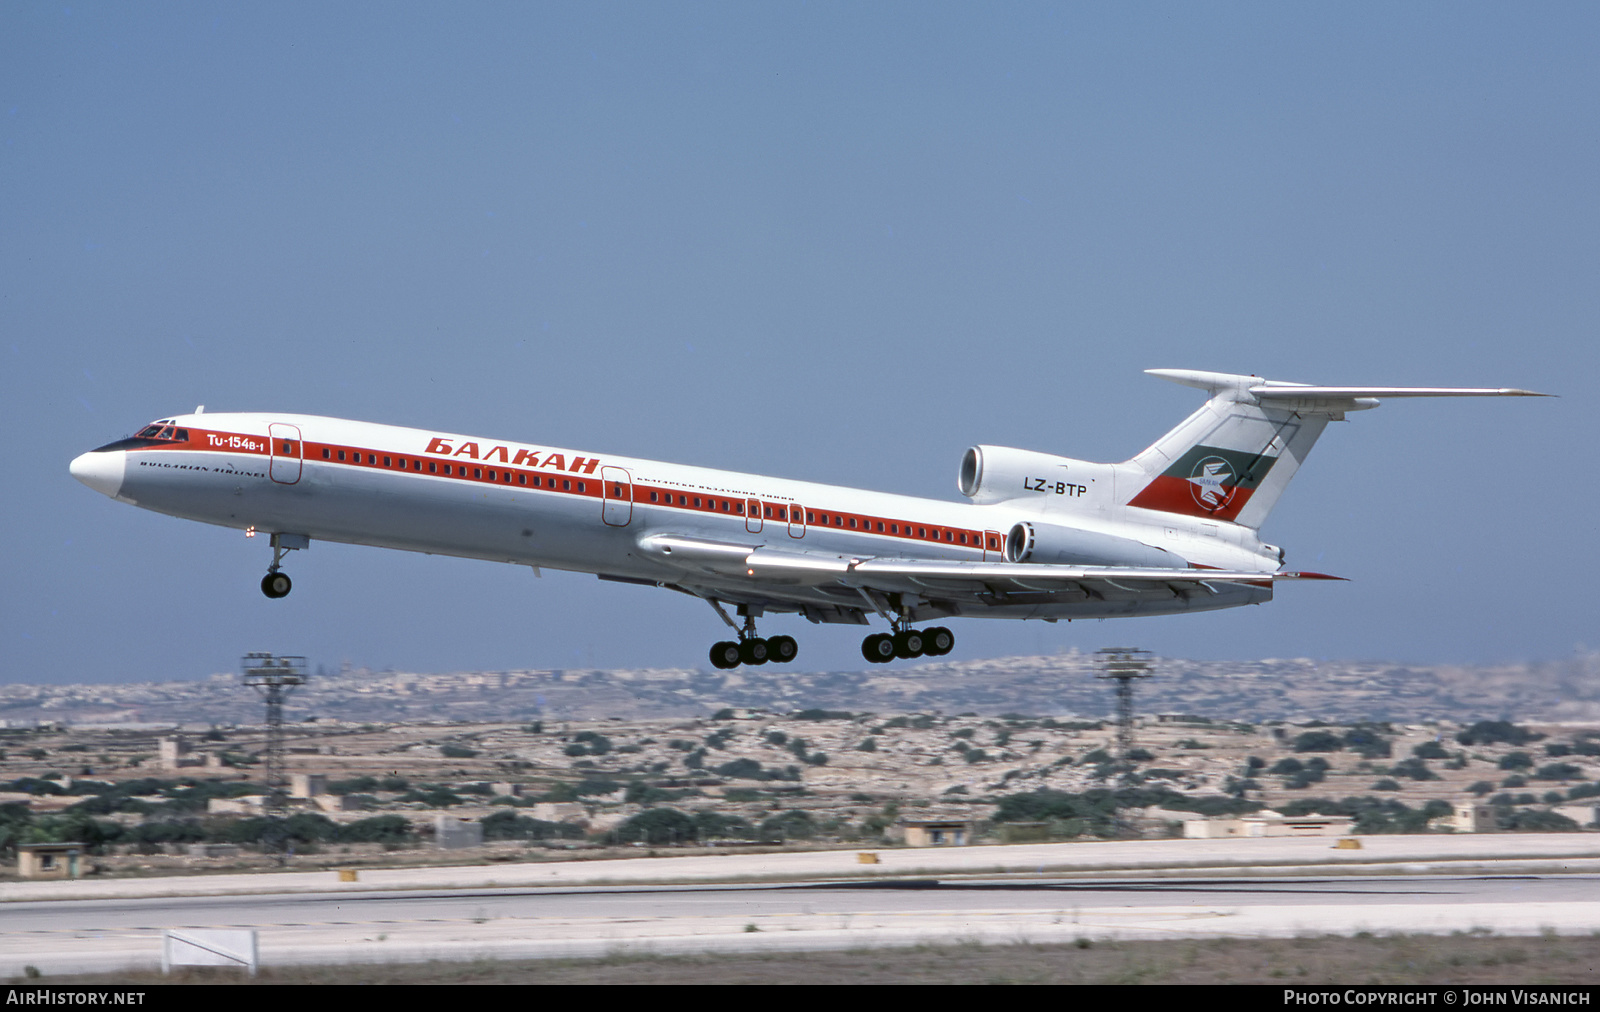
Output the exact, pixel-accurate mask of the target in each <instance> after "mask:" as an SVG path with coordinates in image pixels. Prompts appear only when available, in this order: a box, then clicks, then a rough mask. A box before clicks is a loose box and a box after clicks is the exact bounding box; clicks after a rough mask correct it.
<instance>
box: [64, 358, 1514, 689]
mask: <svg viewBox="0 0 1600 1012" xmlns="http://www.w3.org/2000/svg"><path fill="white" fill-rule="evenodd" d="M1149 372H1150V373H1151V374H1152V375H1155V376H1158V377H1160V378H1162V379H1166V380H1171V381H1172V382H1175V383H1181V384H1184V385H1185V386H1191V387H1196V388H1199V389H1201V390H1204V391H1206V392H1207V393H1208V394H1209V395H1210V398H1209V400H1207V401H1206V403H1205V404H1204V405H1202V406H1201V407H1200V409H1199V410H1197V411H1195V413H1194V414H1192V415H1190V416H1189V417H1188V418H1187V419H1185V420H1184V421H1183V422H1182V423H1181V424H1180V425H1178V427H1177V428H1175V429H1173V430H1172V431H1171V432H1169V433H1167V434H1166V435H1165V436H1162V437H1161V438H1160V439H1159V440H1157V441H1156V443H1155V444H1154V445H1153V446H1151V447H1150V448H1149V449H1147V450H1145V451H1144V452H1143V453H1140V454H1138V455H1137V456H1135V457H1133V458H1132V459H1131V460H1128V461H1125V462H1123V463H1120V464H1095V463H1090V462H1088V461H1082V460H1073V459H1071V458H1067V457H1058V456H1054V455H1052V454H1048V453H1039V452H1035V451H1032V450H1017V449H1012V448H1010V447H1004V446H974V447H972V448H970V449H968V450H967V451H966V453H965V454H964V455H963V457H962V458H961V464H960V470H959V473H958V477H957V481H956V484H957V487H958V488H959V489H960V490H961V493H962V495H964V496H965V497H966V498H967V500H968V501H967V502H965V503H960V502H942V501H938V500H931V499H920V498H913V497H910V496H902V495H891V494H887V493H882V492H870V491H864V490H860V489H853V488H841V487H837V486H832V485H819V484H814V483H811V482H802V481H791V480H788V479H784V478H767V477H762V476H759V475H753V474H738V473H734V472H729V471H716V470H711V469H708V468H703V467H690V466H686V465H681V464H665V463H660V462H657V461H651V460H639V459H635V458H631V457H616V456H610V455H607V454H599V453H593V452H590V451H587V450H584V451H578V450H571V449H565V448H558V447H551V446H544V445H540V444H534V443H523V442H512V441H508V440H495V439H486V438H482V437H479V436H461V435H452V434H446V433H440V432H433V431H430V430H426V429H408V428H397V427H395V426H389V425H375V424H371V423H368V422H356V421H346V420H343V419H337V418H321V417H316V416H312V415H292V414H274V413H271V412H266V413H262V412H248V413H244V412H240V413H225V414H223V413H211V414H207V413H205V409H204V407H200V408H196V409H195V411H194V412H193V413H191V414H186V415H174V416H172V417H170V418H162V419H160V420H158V421H155V422H151V423H150V424H149V425H147V426H145V427H144V428H143V429H141V430H140V431H139V432H138V433H137V434H136V435H133V436H130V437H128V438H126V439H120V440H117V441H116V442H113V443H108V444H106V445H105V446H102V447H100V448H99V449H96V450H91V451H90V452H88V453H85V454H83V455H82V456H80V457H78V458H77V459H75V460H74V461H73V462H72V466H71V470H72V474H73V476H74V477H76V478H77V479H78V480H79V481H81V482H83V483H84V484H85V485H88V486H89V487H90V488H92V489H94V490H96V491H98V492H102V493H104V494H106V495H108V496H111V497H112V498H114V499H117V500H118V501H120V502H125V503H131V504H133V505H135V506H142V507H144V508H145V509H149V510H155V511H156V512H158V513H167V514H170V515H172V516H176V517H183V518H185V519H188V520H199V521H203V522H205V523H210V524H218V525H221V526H224V527H235V528H240V529H243V530H244V531H245V532H246V534H247V535H249V536H254V535H255V534H257V533H258V532H259V533H263V534H267V535H269V536H270V542H271V546H272V562H271V564H270V566H269V567H268V569H267V574H266V576H265V577H263V578H262V580H261V590H262V593H264V594H265V595H266V596H267V597H269V598H281V597H284V596H285V595H287V594H288V593H289V590H290V587H291V583H290V580H289V575H288V574H287V573H285V572H284V571H283V569H282V565H283V560H284V556H285V555H286V554H287V553H288V552H290V551H294V550H296V549H306V548H309V547H310V545H311V542H312V541H314V540H322V541H336V542H343V543H345V544H353V545H374V546H377V547H380V548H399V549H405V550H407V551H414V552H427V553H431V554H438V555H454V556H460V557H463V558H471V559H486V560H490V561H494V562H508V563H512V564H515V565H525V566H532V567H534V568H535V570H538V569H539V568H540V567H547V568H551V569H564V570H572V571H576V572H581V573H594V574H596V575H598V576H599V577H600V578H601V579H603V580H617V581H621V582H624V583H636V584H645V585H649V586H656V587H664V588H667V589H669V590H676V591H679V592H681V593H684V594H689V595H692V596H694V597H698V598H701V599H703V600H704V601H706V602H707V603H708V604H709V605H710V606H711V607H712V608H713V609H714V610H715V611H716V613H717V614H718V615H719V616H721V619H722V621H724V622H726V623H727V624H728V626H730V627H731V628H732V629H733V630H734V633H735V635H736V637H737V638H736V639H731V640H724V641H722V642H719V643H717V644H716V645H715V646H713V647H712V648H711V662H712V664H714V665H715V666H717V667H719V668H732V667H736V666H738V665H739V664H741V663H742V664H763V663H766V662H767V661H774V662H786V661H791V660H793V659H794V658H795V655H796V653H797V651H798V645H797V644H796V642H795V640H794V639H793V638H792V637H790V636H772V637H768V638H763V637H761V636H759V635H758V634H757V632H756V620H757V619H758V618H760V617H762V616H763V615H765V614H768V613H785V612H787V613H798V614H800V615H803V616H804V617H806V618H807V619H809V620H810V621H812V622H837V623H847V624H854V625H869V624H870V622H871V619H872V618H873V617H874V616H877V617H881V618H882V619H883V620H885V621H886V622H887V623H888V625H889V628H890V632H888V633H876V634H874V635H870V636H868V637H867V638H866V639H865V640H863V641H862V646H861V649H862V654H863V655H864V656H865V657H866V658H867V660H869V661H873V662H880V663H881V662H887V661H891V660H894V659H896V658H903V659H904V658H912V657H919V656H923V655H929V656H939V655H942V654H946V653H948V652H949V651H950V649H951V648H952V646H953V645H954V643H955V637H954V635H953V634H952V633H951V631H950V630H949V629H948V628H947V627H945V626H943V625H933V626H927V625H926V623H929V622H937V621H942V620H945V619H948V618H952V617H958V616H959V617H967V618H1013V619H1029V618H1031V619H1043V620H1045V621H1049V622H1053V621H1056V620H1058V619H1069V620H1070V619H1075V618H1107V617H1113V616H1131V615H1171V614H1176V613H1181V612H1193V611H1208V610H1213V609H1219V608H1233V607H1237V606H1239V605H1246V604H1261V603H1264V602H1266V601H1269V600H1271V599H1272V592H1273V585H1274V584H1275V583H1277V582H1278V581H1281V580H1306V579H1334V577H1328V576H1325V575H1323V574H1319V573H1307V572H1293V571H1285V570H1283V569H1282V563H1283V560H1284V553H1283V550H1282V549H1280V548H1278V547H1276V546H1274V545H1269V544H1267V543H1265V542H1263V541H1262V540H1261V538H1260V537H1259V535H1258V531H1259V530H1260V528H1261V525H1262V523H1263V522H1264V521H1265V520H1266V518H1267V514H1268V512H1270V511H1271V509H1272V507H1273V506H1274V505H1275V504H1276V503H1277V501H1278V497H1279V496H1281V495H1282V494H1283V491H1284V488H1285V487H1286V486H1287V485H1288V484H1289V479H1291V478H1292V477H1294V473H1295V471H1296V470H1297V469H1298V468H1299V467H1300V464H1301V462H1302V461H1303V460H1304V459H1305V456H1306V454H1307V453H1308V452H1309V451H1310V450H1311V447H1312V444H1314V443H1315V442H1316V441H1317V437H1318V436H1320V435H1321V434H1322V430H1323V428H1324V427H1326V426H1327V424H1328V423H1329V422H1330V421H1336V420H1340V419H1342V418H1343V417H1344V416H1345V413H1346V412H1350V411H1360V410H1364V409H1367V408H1374V407H1377V406H1378V403H1379V401H1380V400H1381V399H1384V398H1390V397H1504V396H1544V395H1541V394H1535V393H1533V392H1532V391H1529V390H1516V389H1504V388H1502V389H1494V388H1458V387H1353V386H1310V385H1306V384H1301V383H1287V382H1282V381H1274V380H1263V379H1260V378H1258V377H1255V376H1239V375H1232V374H1227V373H1215V372H1199V371H1194V370H1187V369H1152V370H1149ZM730 608H731V609H732V610H733V612H734V613H735V614H736V615H737V616H738V617H739V619H741V620H742V621H735V619H734V618H733V617H732V616H730V615H729V609H730ZM919 626H921V628H919Z"/></svg>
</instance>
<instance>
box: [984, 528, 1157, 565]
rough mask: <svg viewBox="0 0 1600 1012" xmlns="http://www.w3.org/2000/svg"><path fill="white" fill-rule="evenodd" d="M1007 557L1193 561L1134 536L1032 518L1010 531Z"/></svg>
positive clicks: (1046, 560) (1093, 562) (1101, 562)
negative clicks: (1152, 545) (1085, 529)
mask: <svg viewBox="0 0 1600 1012" xmlns="http://www.w3.org/2000/svg"><path fill="white" fill-rule="evenodd" d="M1006 561H1007V562H1044V563H1057V564H1060V565H1066V566H1144V567H1152V568H1161V569H1172V568H1182V567H1185V566H1187V565H1188V564H1189V563H1188V562H1187V561H1186V560H1185V559H1183V558H1182V557H1181V556H1178V555H1174V554H1173V553H1171V552H1169V551H1167V550H1165V549H1162V548H1153V547H1151V546H1150V545H1147V544H1144V543H1143V542H1140V541H1134V540H1132V539H1131V538H1119V537H1116V536H1115V535H1112V534H1100V533H1097V532H1095V531H1081V530H1078V529H1076V528H1073V527H1058V526H1056V525H1055V524H1038V523H1034V522H1032V521H1028V520H1024V521H1023V522H1022V523H1019V524H1014V525H1012V528H1011V530H1010V531H1009V532H1007V534H1006Z"/></svg>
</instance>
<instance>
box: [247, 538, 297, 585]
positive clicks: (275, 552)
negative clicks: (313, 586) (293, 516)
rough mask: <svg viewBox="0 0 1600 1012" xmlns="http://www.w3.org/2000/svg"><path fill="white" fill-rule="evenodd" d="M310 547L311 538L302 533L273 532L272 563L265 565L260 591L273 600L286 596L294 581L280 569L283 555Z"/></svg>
mask: <svg viewBox="0 0 1600 1012" xmlns="http://www.w3.org/2000/svg"><path fill="white" fill-rule="evenodd" d="M254 530H255V528H251V531H252V532H253V531H254ZM247 536H251V535H247ZM310 547H311V539H310V538H309V537H307V536H306V535H304V534H274V535H273V536H272V565H270V566H268V567H267V575H266V576H263V577H262V578H261V593H263V594H265V595H267V596H268V597H269V598H272V599H273V600H274V601H276V600H277V599H278V598H280V597H288V596H289V591H291V590H293V589H294V581H293V580H291V579H289V574H288V573H285V572H283V570H282V566H283V557H284V556H285V555H288V554H289V553H290V552H293V551H297V550H299V549H304V548H310Z"/></svg>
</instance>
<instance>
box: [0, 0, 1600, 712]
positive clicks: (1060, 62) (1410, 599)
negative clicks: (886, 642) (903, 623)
mask: <svg viewBox="0 0 1600 1012" xmlns="http://www.w3.org/2000/svg"><path fill="white" fill-rule="evenodd" d="M1596 52H1600V9H1597V8H1595V7H1594V6H1593V5H1587V4H1561V3H1550V4H1539V5H1532V6H1523V5H1518V6H1509V5H1503V4H1472V3H1449V4H1428V3H1415V4H1405V5H1388V4H1372V5H1359V4H1326V5H1309V4H1295V5H1284V4H1243V3H1237V4H1235V3H1230V4H1210V5H1208V4H1188V3H1180V4H1102V5H1051V4H1007V5H976V4H932V3H876V4H845V3H839V4H831V3H806V4H788V3H771V4H658V3H612V4H564V5H557V4H531V3H511V4H420V5H419V4H396V3H382V4H357V3H342V4H298V5H297V4H288V3H285V4H241V3H224V4H208V3H172V4H144V5H130V4H93V3H90V4H80V3H73V4H70V5H63V4H44V3H13V4H7V5H5V6H4V7H0V180H3V182H4V185H3V186H0V326H3V334H0V361H3V362H4V363H5V366H4V368H3V369H0V412H3V413H4V419H5V423H6V430H7V432H8V433H9V434H10V438H9V439H8V440H7V441H6V444H5V450H4V458H3V459H4V461H5V463H6V468H5V479H4V482H5V483H4V496H3V497H0V509H3V511H4V513H3V519H4V524H3V527H0V539H3V542H0V544H3V546H4V551H5V566H4V571H5V572H6V573H8V574H9V575H10V577H11V578H10V579H8V580H7V581H5V584H4V586H3V588H0V635H3V637H4V643H5V645H6V650H5V652H4V657H3V660H0V678H3V679H4V680H7V681H78V680H122V679H147V678H167V677H194V676H200V675H204V674H207V673H210V672H213V671H223V670H231V669H233V668H234V667H235V665H236V663H237V658H238V656H239V655H240V654H241V653H243V652H245V651H247V650H256V649H267V650H274V651H279V652H295V653H304V654H307V655H308V656H310V657H311V658H312V659H313V660H314V661H316V662H320V663H328V664H337V663H338V662H340V661H343V660H349V661H350V662H352V663H354V664H357V665H362V664H364V665H368V666H371V667H373V668H382V667H388V666H393V667H396V668H407V669H414V670H454V669H471V668H521V667H550V666H555V667H570V666H587V665H601V666H643V665H661V666H685V665H696V666H707V661H706V656H705V651H706V648H707V647H708V646H709V644H710V643H711V641H712V640H714V639H716V638H719V637H720V635H721V625H720V622H718V621H717V620H716V618H715V616H714V615H713V614H712V613H711V611H710V609H708V608H706V607H704V606H703V605H700V604H697V603H695V602H693V601H691V600H689V599H687V598H683V597H681V596H680V595H676V594H669V593H662V592H659V591H651V590H647V589H643V588H634V587H623V586H616V585H610V584H601V583H599V582H598V581H596V580H595V579H594V578H593V577H586V576H578V575H572V574H560V573H546V575H545V577H544V578H543V579H535V578H534V577H533V576H532V575H531V573H530V572H529V571H528V570H527V569H525V568H515V567H508V566H497V565H492V564H488V563H481V562H466V561H457V560H448V559H438V558H429V557H425V556H418V555H411V554H408V553H397V552H383V551H379V550H374V549H364V548H353V547H344V546H337V545H323V544H319V545H316V546H314V547H313V549H312V550H311V551H310V552H307V553H301V554H297V555H296V556H294V557H292V558H293V565H292V568H291V572H292V573H293V575H294V577H295V580H296V587H295V592H294V594H293V595H292V596H291V597H290V598H288V599H286V600H284V601H279V602H269V601H267V600H266V599H264V598H263V597H262V596H261V595H260V592H259V590H258V589H257V586H256V585H257V581H258V580H259V578H260V576H261V573H262V572H263V571H264V569H265V566H266V562H267V550H266V546H265V545H264V544H263V543H262V542H261V541H260V540H259V539H258V540H256V541H246V540H245V539H244V538H242V537H241V536H240V535H239V533H238V532H232V531H225V530H221V529H216V528H208V527H204V526H201V525H197V524H192V523H186V522H183V521H178V520H174V519H171V518H167V517H162V516H159V515H157V514H152V513H147V512H144V511H141V510H137V509H133V508H130V507H127V506H124V505H120V504H117V503H113V502H111V501H110V500H107V499H105V498H103V497H101V496H99V495H97V494H95V493H94V492H92V491H90V490H89V489H87V488H84V487H82V486H80V485H79V484H78V483H77V482H75V481H73V480H72V479H71V477H70V476H69V475H68V474H67V463H68V461H70V460H71V458H72V457H73V456H75V455H76V454H78V453H79V452H82V451H83V450H85V449H89V448H91V447H94V446H97V445H100V444H101V443H104V442H107V441H109V440H110V439H112V438H115V437H118V436H120V435H123V434H126V433H128V432H130V431H132V430H134V429H136V428H137V427H138V426H140V425H141V424H142V423H144V422H146V421H148V420H149V419H151V418H156V417H160V416H162V415H165V414H168V413H172V412H176V411H185V410H189V409H191V408H193V407H194V405H196V404H200V403H204V404H206V405H207V406H208V408H209V409H210V410H213V411H218V410H230V409H233V410H281V411H285V412H290V411H292V412H305V413H311V414H325V415H336V416H341V417H350V418H360V419H367V420H372V421H380V422H391V423H397V424H405V425H416V426H419V427H426V428H432V429H438V430H442V431H459V432H470V433H481V434H485V435H489V436H494V437H498V438H506V439H521V440H525V441H528V442H532V443H538V444H541V445H544V444H549V445H564V446H571V447H576V448H580V449H591V450H596V451H600V452H609V453H618V454H626V455H632V456H641V457H651V458H658V459H667V460H675V461H683V462H688V463H696V464H705V465H710V466H716V467H725V468H731V469H736V470H746V471H757V472H764V473H772V474H779V475H785V476H792V477H797V478H804V479H809V480H817V481H829V482H835V483H840V484H849V485H858V486H865V487H870V488H877V489H884V490H889V491H895V492H904V493H910V494H920V495H928V496H935V497H941V498H955V497H956V495H957V493H956V492H955V488H954V483H955V474H956V467H957V463H958V461H959V458H960V455H961V452H962V451H963V450H964V449H965V448H966V447H967V446H968V445H971V444H972V443H977V442H986V443H999V444H1004V445H1013V446H1022V447H1027V448H1030V449H1038V450H1046V451H1052V452H1058V453H1063V454H1067V455H1070V456H1076V457H1083V458H1089V459H1101V460H1113V459H1118V460H1120V459H1125V458H1126V457H1128V456H1131V455H1132V454H1133V453H1135V452H1137V451H1138V450H1140V449H1142V448H1143V447H1144V446H1146V445H1147V444H1148V443H1150V442H1151V441H1152V440H1153V439H1154V438H1155V437H1156V436H1158V435H1160V433H1162V432H1163V431H1165V430H1166V429H1167V428H1169V427H1170V426H1171V425H1172V424H1174V423H1175V422H1176V421H1178V420H1179V419H1180V418H1182V417H1183V416H1184V415H1185V414H1187V413H1188V412H1189V411H1190V410H1192V409H1193V407H1194V406H1195V405H1196V404H1197V403H1198V398H1199V396H1200V395H1199V394H1198V392H1196V391H1192V390H1186V389H1183V388H1180V387H1176V386H1171V385H1169V384H1166V383H1162V382H1159V381H1156V380H1153V379H1149V378H1147V377H1144V376H1142V375H1141V370H1143V369H1146V368H1152V367H1168V368H1194V369H1215V370H1221V371H1236V372H1249V373H1258V374H1261V375H1265V376H1269V377H1272V378H1275V379H1285V380H1296V381H1303V382H1317V383H1382V384H1391V383H1392V384H1454V385H1492V386H1500V385H1508V386H1523V387H1530V388H1534V389H1539V390H1546V391H1549V392H1552V393H1557V394H1560V395H1561V399H1559V400H1544V401H1488V402H1485V401H1462V402H1395V403H1391V404H1388V405H1385V406H1384V407H1383V408H1381V409H1379V410H1377V411H1374V412H1367V413H1363V414H1360V415H1353V416H1352V418H1351V421H1350V422H1349V423H1348V424H1345V425H1336V426H1334V427H1333V428H1332V429H1331V430H1330V431H1329V433H1328V434H1327V435H1326V436H1325V437H1324V438H1323V441H1322V442H1321V443H1320V444H1319V445H1318V448H1317V450H1316V452H1315V454H1313V456H1312V457H1311V458H1310V461H1309V463H1308V464H1307V466H1306V467H1305V468H1304V469H1303V470H1302V471H1301V472H1300V475H1299V476H1298V477H1297V478H1296V480H1295V483H1294V485H1293V486H1291V488H1290V490H1289V492H1288V494H1287V495H1286V496H1285V498H1284V500H1283V501H1282V502H1281V503H1280V505H1279V507H1278V510H1277V511H1276V512H1275V513H1274V514H1273V516H1272V518H1271V520H1270V521H1269V523H1268V525H1267V527H1266V528H1265V530H1264V532H1263V533H1264V534H1265V536H1266V537H1268V538H1269V540H1272V541H1273V542H1275V543H1279V544H1282V545H1284V546H1286V547H1287V548H1288V550H1289V561H1290V563H1291V564H1293V565H1298V566H1304V567H1308V568H1316V569H1321V570H1326V571H1329V572H1334V573H1338V574H1340V575H1344V576H1348V577H1350V578H1352V581H1353V582H1351V583H1349V584H1331V585H1311V586H1296V587H1287V588H1280V590H1279V593H1278V600H1277V601H1275V602H1273V603H1272V604H1270V605H1268V606H1265V607H1260V608H1250V609H1242V610H1239V611H1236V612H1232V613H1219V614H1213V615H1202V616H1192V617H1183V618H1168V619H1152V620H1138V621H1132V622H1106V623H1073V624H1071V625H1067V624H1064V623H1063V624H1060V625H1055V626H1045V625H1042V624H1037V623H1026V624H1023V623H1005V622H980V621H961V622H958V623H956V625H955V629H956V633H957V636H958V639H959V643H958V646H957V654H956V656H958V657H961V656H966V657H981V656H996V655H1006V654H1013V653H1033V652H1041V651H1042V652H1054V651H1057V650H1061V649H1069V648H1071V647H1074V646H1076V647H1078V648H1080V649H1084V650H1093V649H1097V648H1099V647H1101V646H1105V645H1108V644H1118V645H1120V644H1124V643H1131V644H1137V645H1142V646H1145V647H1147V648H1149V649H1152V650H1155V651H1157V652H1158V653H1165V654H1172V655H1183V656H1195V657H1221V658H1227V657H1240V658H1256V657H1266V656H1314V657H1343V658H1349V657H1370V658H1392V659H1397V660H1414V661H1462V662H1496V661H1511V660H1523V659H1545V658H1552V657H1560V656H1564V655H1566V654H1569V653H1570V652H1571V651H1573V650H1574V649H1576V648H1578V647H1579V646H1580V645H1581V644H1589V645H1590V646H1600V644H1597V643H1596V635H1595V633H1594V632H1593V622H1594V613H1595V607H1594V603H1595V592H1594V590H1593V573H1594V572H1595V564H1596V563H1597V562H1600V559H1597V556H1600V552H1597V541H1600V538H1597V535H1596V525H1595V522H1594V520H1593V518H1592V513H1593V503H1594V502H1595V501H1596V499H1597V482H1596V478H1595V475H1594V469H1593V466H1592V464H1591V461H1592V459H1593V457H1594V448H1595V443H1596V437H1597V435H1600V424H1597V412H1596V407H1595V405H1596V397H1595V395H1596V392H1597V385H1600V384H1597V381H1596V371H1597V370H1596V366H1597V365H1600V353H1597V351H1596V349H1595V345H1594V335H1595V333H1596V323H1597V321H1600V285H1597V284H1596V282H1597V279H1600V213H1597V212H1600V187H1596V185H1595V180H1596V179H1600V61H1596V60H1595V59H1594V54H1595V53H1596ZM763 632H765V633H767V634H772V633H776V632H787V633H790V634H792V635H795V636H796V637H797V638H799V639H800V642H801V656H800V661H799V662H798V663H800V664H803V665H806V666H822V667H850V668H857V667H860V666H861V662H860V659H859V655H858V654H857V648H858V641H859V637H860V634H861V631H860V630H855V629H851V628H848V627H812V626H810V625H808V624H807V623H805V622H803V621H802V620H799V619H796V618H776V619H773V620H770V621H769V622H767V623H766V624H765V625H764V628H763Z"/></svg>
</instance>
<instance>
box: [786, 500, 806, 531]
mask: <svg viewBox="0 0 1600 1012" xmlns="http://www.w3.org/2000/svg"><path fill="white" fill-rule="evenodd" d="M805 536H806V508H805V507H804V506H802V505H800V504H799V503H797V502H792V503H790V504H789V537H791V538H803V537H805Z"/></svg>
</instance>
